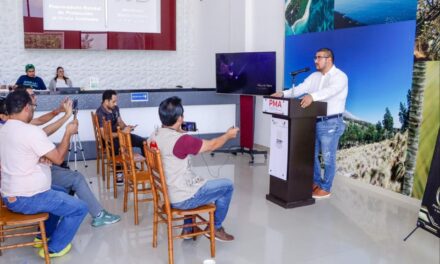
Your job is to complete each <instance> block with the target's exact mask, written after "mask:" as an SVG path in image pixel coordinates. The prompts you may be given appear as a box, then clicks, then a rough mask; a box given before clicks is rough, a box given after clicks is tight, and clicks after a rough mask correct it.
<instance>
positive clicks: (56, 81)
mask: <svg viewBox="0 0 440 264" xmlns="http://www.w3.org/2000/svg"><path fill="white" fill-rule="evenodd" d="M66 87H72V81H71V80H70V79H69V78H68V77H67V76H65V75H64V69H63V67H61V66H60V67H58V68H57V73H56V75H55V77H54V78H53V79H51V80H50V83H49V90H51V91H56V89H59V88H66Z"/></svg>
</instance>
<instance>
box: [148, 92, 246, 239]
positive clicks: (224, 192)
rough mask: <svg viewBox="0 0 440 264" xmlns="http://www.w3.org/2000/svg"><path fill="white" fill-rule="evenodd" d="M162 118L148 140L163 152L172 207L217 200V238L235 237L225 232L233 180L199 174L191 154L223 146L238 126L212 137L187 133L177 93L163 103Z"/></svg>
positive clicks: (203, 203) (160, 114) (187, 222)
mask: <svg viewBox="0 0 440 264" xmlns="http://www.w3.org/2000/svg"><path fill="white" fill-rule="evenodd" d="M159 117H160V121H161V122H162V127H161V128H159V129H158V130H157V131H155V132H154V133H153V134H152V135H151V137H150V138H149V141H155V142H156V144H157V146H158V148H159V149H160V151H161V156H162V162H163V165H164V171H165V176H166V181H167V187H168V195H169V196H170V202H171V206H172V207H174V208H177V209H183V210H186V209H192V208H195V207H199V206H202V205H206V204H209V203H215V206H216V207H217V209H216V210H215V214H214V224H215V230H216V231H215V238H216V239H217V240H220V241H231V240H233V239H234V237H233V236H232V235H230V234H228V233H226V231H225V230H224V228H223V226H222V223H223V221H224V219H225V218H226V214H227V213H228V208H229V203H230V201H231V198H232V192H233V185H232V182H231V181H230V180H228V179H211V180H205V179H203V178H201V177H199V176H198V175H196V174H195V173H194V172H193V171H192V170H191V166H190V157H189V155H197V154H199V153H202V152H210V151H213V150H216V149H218V148H220V147H222V146H223V145H224V144H225V143H226V142H227V141H228V140H229V139H232V138H235V137H236V136H237V133H238V131H239V129H238V128H230V129H228V131H226V133H225V134H223V135H222V136H220V137H217V138H214V139H211V140H204V139H199V138H196V137H192V136H190V135H187V134H184V131H183V130H182V129H181V126H182V122H183V106H182V103H181V100H180V98H178V97H175V96H174V97H170V98H168V99H166V100H164V101H162V102H161V103H160V105H159ZM184 223H185V224H189V223H191V219H185V222H184ZM189 232H191V229H184V230H182V234H185V233H189Z"/></svg>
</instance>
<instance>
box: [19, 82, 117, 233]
mask: <svg viewBox="0 0 440 264" xmlns="http://www.w3.org/2000/svg"><path fill="white" fill-rule="evenodd" d="M23 89H24V90H26V92H27V93H28V94H29V95H30V96H31V98H32V103H33V104H35V105H36V103H37V96H36V94H35V93H34V91H33V90H32V89H31V88H18V89H16V90H23ZM61 112H64V116H62V117H61V118H60V119H58V120H57V121H55V122H53V123H52V124H50V125H48V126H46V127H44V128H43V131H44V132H45V133H46V134H47V136H50V135H52V134H53V133H54V132H55V131H57V130H58V129H59V128H60V127H61V126H62V125H63V124H64V123H65V122H66V121H67V120H68V119H69V118H70V117H71V116H72V101H71V100H70V99H66V100H64V101H63V102H62V103H61V105H60V107H58V108H57V109H55V110H53V111H52V112H49V113H47V114H44V115H42V116H40V117H38V118H33V119H32V120H31V124H35V125H43V124H46V123H47V122H49V121H51V120H52V119H53V118H54V117H55V116H57V115H58V114H59V113H61ZM50 168H51V174H52V184H53V185H57V186H60V187H63V188H64V189H66V191H67V192H70V191H74V192H75V194H76V196H78V198H79V199H80V200H83V201H84V202H85V203H86V204H87V207H88V209H89V213H90V215H91V216H92V226H93V227H100V226H103V225H109V224H113V223H117V222H119V221H120V220H121V217H120V216H119V215H115V214H111V213H109V212H107V211H106V210H105V209H104V208H103V207H102V205H101V204H100V203H99V202H98V200H97V199H96V197H95V195H94V194H93V193H92V190H90V187H89V185H88V184H87V181H86V180H85V178H84V175H82V174H81V173H80V172H77V171H72V170H69V169H66V168H63V167H60V166H58V165H52V166H51V167H50Z"/></svg>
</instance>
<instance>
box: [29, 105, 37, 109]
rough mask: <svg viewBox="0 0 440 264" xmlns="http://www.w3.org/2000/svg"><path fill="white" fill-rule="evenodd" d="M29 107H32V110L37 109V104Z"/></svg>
mask: <svg viewBox="0 0 440 264" xmlns="http://www.w3.org/2000/svg"><path fill="white" fill-rule="evenodd" d="M29 105H30V106H32V108H33V109H36V108H37V104H29Z"/></svg>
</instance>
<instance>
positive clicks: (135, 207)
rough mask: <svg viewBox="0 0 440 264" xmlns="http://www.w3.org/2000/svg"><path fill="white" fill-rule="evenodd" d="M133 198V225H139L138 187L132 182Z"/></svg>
mask: <svg viewBox="0 0 440 264" xmlns="http://www.w3.org/2000/svg"><path fill="white" fill-rule="evenodd" d="M133 196H134V197H133V198H134V224H135V225H138V224H139V212H138V186H137V182H136V181H135V180H134V182H133Z"/></svg>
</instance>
